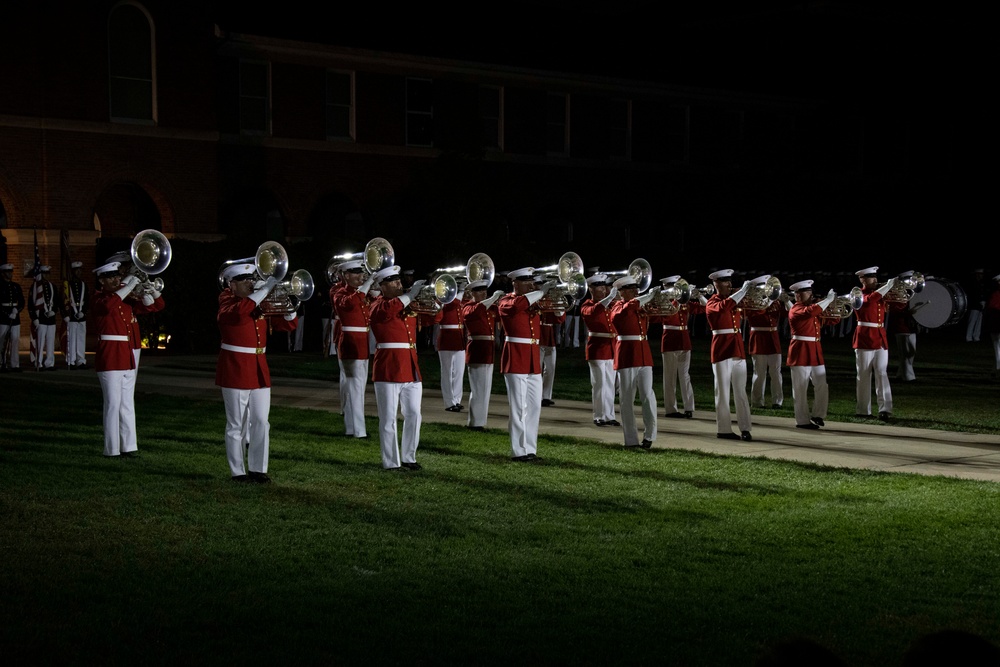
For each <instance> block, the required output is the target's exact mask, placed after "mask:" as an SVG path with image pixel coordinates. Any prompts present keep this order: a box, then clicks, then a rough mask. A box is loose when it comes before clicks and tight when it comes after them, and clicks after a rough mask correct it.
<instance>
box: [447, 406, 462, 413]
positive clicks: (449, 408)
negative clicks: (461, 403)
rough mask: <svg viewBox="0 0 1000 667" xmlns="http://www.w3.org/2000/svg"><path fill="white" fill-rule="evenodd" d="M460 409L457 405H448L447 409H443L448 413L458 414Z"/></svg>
mask: <svg viewBox="0 0 1000 667" xmlns="http://www.w3.org/2000/svg"><path fill="white" fill-rule="evenodd" d="M461 409H462V408H460V407H458V406H457V405H449V406H448V407H446V408H445V410H447V411H448V412H458V411H459V410H461Z"/></svg>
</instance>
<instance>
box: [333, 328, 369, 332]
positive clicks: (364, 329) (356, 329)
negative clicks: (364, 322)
mask: <svg viewBox="0 0 1000 667" xmlns="http://www.w3.org/2000/svg"><path fill="white" fill-rule="evenodd" d="M340 330H341V331H353V332H354V333H368V327H340Z"/></svg>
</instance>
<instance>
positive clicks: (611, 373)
mask: <svg viewBox="0 0 1000 667" xmlns="http://www.w3.org/2000/svg"><path fill="white" fill-rule="evenodd" d="M587 365H588V366H590V398H591V401H592V402H593V404H594V419H600V420H602V421H611V420H612V419H614V418H615V384H616V382H617V380H618V376H617V375H616V374H615V362H614V359H591V360H590V361H588V362H587Z"/></svg>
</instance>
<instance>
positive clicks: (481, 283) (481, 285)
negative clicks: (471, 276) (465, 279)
mask: <svg viewBox="0 0 1000 667" xmlns="http://www.w3.org/2000/svg"><path fill="white" fill-rule="evenodd" d="M489 286H490V284H489V283H488V282H486V281H485V280H473V281H472V282H471V283H469V284H468V285H467V286H466V287H465V289H467V290H469V291H472V290H476V289H486V288H487V287H489Z"/></svg>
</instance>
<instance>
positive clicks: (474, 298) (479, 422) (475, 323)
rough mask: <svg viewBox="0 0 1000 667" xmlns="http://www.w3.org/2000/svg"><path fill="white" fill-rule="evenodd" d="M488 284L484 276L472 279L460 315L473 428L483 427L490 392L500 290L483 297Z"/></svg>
mask: <svg viewBox="0 0 1000 667" xmlns="http://www.w3.org/2000/svg"><path fill="white" fill-rule="evenodd" d="M488 287H489V284H488V283H487V282H486V281H485V280H474V281H473V282H471V283H469V285H468V287H466V288H465V291H466V293H467V294H469V296H470V299H469V300H468V301H466V302H465V303H464V304H463V305H462V319H463V321H464V322H465V330H466V332H467V333H468V336H467V337H466V339H467V342H466V345H465V367H466V368H467V369H468V371H469V420H468V424H467V425H468V427H469V428H470V429H472V430H474V431H482V430H483V429H484V428H486V417H487V414H488V413H489V408H490V393H491V392H492V391H493V360H494V357H495V354H496V346H495V344H494V339H495V338H496V335H495V332H496V318H497V310H496V307H495V305H496V302H497V301H498V300H499V299H500V297H501V296H503V292H502V291H500V290H496V291H495V292H493V296H491V297H489V298H487V297H486V289H487V288H488Z"/></svg>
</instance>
